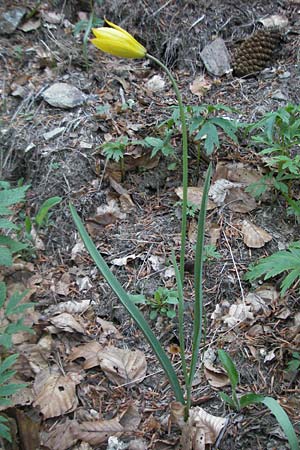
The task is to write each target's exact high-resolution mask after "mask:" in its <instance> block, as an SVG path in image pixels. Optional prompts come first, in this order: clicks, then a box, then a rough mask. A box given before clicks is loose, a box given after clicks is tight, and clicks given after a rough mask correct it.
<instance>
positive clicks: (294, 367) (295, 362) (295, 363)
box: [286, 352, 300, 372]
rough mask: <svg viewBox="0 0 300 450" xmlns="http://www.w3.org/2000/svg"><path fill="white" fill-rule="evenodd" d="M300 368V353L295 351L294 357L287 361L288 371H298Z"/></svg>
mask: <svg viewBox="0 0 300 450" xmlns="http://www.w3.org/2000/svg"><path fill="white" fill-rule="evenodd" d="M299 369H300V353H299V352H293V353H292V359H291V360H290V361H289V362H288V363H287V368H286V371H287V372H297V371H298V370H299Z"/></svg>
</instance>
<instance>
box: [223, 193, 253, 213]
mask: <svg viewBox="0 0 300 450" xmlns="http://www.w3.org/2000/svg"><path fill="white" fill-rule="evenodd" d="M226 203H227V204H228V208H229V209H230V210H231V211H234V212H239V213H243V214H244V213H247V212H250V211H253V210H254V209H255V208H256V207H257V203H256V201H255V200H254V198H253V197H251V195H250V194H248V192H245V191H244V190H243V189H241V188H239V187H236V188H233V189H230V191H229V192H228V195H227V197H226Z"/></svg>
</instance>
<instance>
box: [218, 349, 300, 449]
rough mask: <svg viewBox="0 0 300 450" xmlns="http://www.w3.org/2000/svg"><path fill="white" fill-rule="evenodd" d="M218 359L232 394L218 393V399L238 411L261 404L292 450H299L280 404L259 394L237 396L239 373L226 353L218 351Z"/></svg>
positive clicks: (293, 432) (297, 442) (290, 425)
mask: <svg viewBox="0 0 300 450" xmlns="http://www.w3.org/2000/svg"><path fill="white" fill-rule="evenodd" d="M218 357H219V360H220V361H221V363H222V365H223V367H224V369H225V370H226V373H227V375H228V378H229V380H230V384H231V389H232V394H231V397H230V396H229V395H228V394H226V393H225V392H220V394H219V395H220V397H221V399H222V400H223V401H224V403H226V404H228V405H229V406H230V407H231V408H233V409H235V410H237V411H240V410H241V409H242V408H245V407H247V406H250V405H253V404H256V403H262V404H264V405H265V406H267V408H269V410H270V411H271V413H272V414H274V416H275V417H276V420H277V422H278V423H279V425H280V426H281V428H282V429H283V431H284V432H285V435H286V437H287V439H288V441H289V444H290V446H291V449H292V450H299V441H298V438H297V436H296V433H295V430H294V428H293V425H292V424H291V422H290V419H289V418H288V415H287V414H286V412H285V411H284V409H283V408H282V407H281V406H280V404H279V403H278V402H277V401H276V400H275V399H274V398H272V397H265V396H264V395H260V394H254V393H250V394H244V395H242V396H240V397H239V396H238V395H237V392H236V389H237V386H238V384H239V381H240V379H239V373H238V371H237V369H236V367H235V364H234V362H233V361H232V359H231V358H230V356H229V355H228V353H227V352H225V351H224V350H221V349H219V350H218Z"/></svg>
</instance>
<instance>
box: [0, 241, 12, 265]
mask: <svg viewBox="0 0 300 450" xmlns="http://www.w3.org/2000/svg"><path fill="white" fill-rule="evenodd" d="M12 263H13V259H12V254H11V251H10V249H9V248H7V247H3V246H2V245H0V266H6V267H11V266H12Z"/></svg>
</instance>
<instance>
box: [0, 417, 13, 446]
mask: <svg viewBox="0 0 300 450" xmlns="http://www.w3.org/2000/svg"><path fill="white" fill-rule="evenodd" d="M4 421H5V422H8V420H7V419H6V418H4V417H2V416H0V422H2V423H0V437H2V438H4V439H6V440H7V441H8V442H11V443H12V437H11V435H10V429H9V427H8V426H6V425H4V423H3V422H4Z"/></svg>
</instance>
